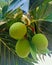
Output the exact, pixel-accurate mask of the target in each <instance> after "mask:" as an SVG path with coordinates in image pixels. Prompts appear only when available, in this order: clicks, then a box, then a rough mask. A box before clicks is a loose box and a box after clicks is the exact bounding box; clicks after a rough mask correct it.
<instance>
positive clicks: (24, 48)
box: [15, 39, 30, 58]
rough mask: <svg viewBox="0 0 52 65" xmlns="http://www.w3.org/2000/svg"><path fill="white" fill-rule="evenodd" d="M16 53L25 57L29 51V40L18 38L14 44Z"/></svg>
mask: <svg viewBox="0 0 52 65" xmlns="http://www.w3.org/2000/svg"><path fill="white" fill-rule="evenodd" d="M15 49H16V53H17V55H18V56H19V57H21V58H25V57H27V56H28V55H29V53H30V45H29V41H28V40H26V39H22V40H19V41H18V42H17V44H16V46H15Z"/></svg>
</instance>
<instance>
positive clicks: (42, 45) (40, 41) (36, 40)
mask: <svg viewBox="0 0 52 65" xmlns="http://www.w3.org/2000/svg"><path fill="white" fill-rule="evenodd" d="M32 42H33V44H34V45H35V47H36V48H37V49H38V50H39V51H41V50H45V49H46V48H47V47H48V40H47V38H46V37H45V35H43V34H41V33H39V34H36V35H34V36H33V38H32Z"/></svg>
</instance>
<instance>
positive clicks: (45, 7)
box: [36, 2, 52, 21]
mask: <svg viewBox="0 0 52 65" xmlns="http://www.w3.org/2000/svg"><path fill="white" fill-rule="evenodd" d="M36 13H37V15H36V16H37V17H38V19H44V18H47V17H48V16H49V18H50V14H51V13H52V4H51V3H50V2H47V3H44V2H43V3H42V5H40V6H39V7H38V10H37V12H36ZM51 18H52V17H51ZM51 18H50V19H51ZM47 19H48V18H47ZM50 19H49V20H50ZM50 21H51V20H50Z"/></svg>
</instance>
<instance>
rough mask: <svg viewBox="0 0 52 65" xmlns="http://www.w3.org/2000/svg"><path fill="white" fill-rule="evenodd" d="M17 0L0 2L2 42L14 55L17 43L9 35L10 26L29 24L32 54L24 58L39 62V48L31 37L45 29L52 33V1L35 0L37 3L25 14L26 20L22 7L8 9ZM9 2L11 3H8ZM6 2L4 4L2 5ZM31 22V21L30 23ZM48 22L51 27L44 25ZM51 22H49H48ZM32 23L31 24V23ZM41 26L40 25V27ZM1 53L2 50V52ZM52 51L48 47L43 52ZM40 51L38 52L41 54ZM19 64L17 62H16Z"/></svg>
mask: <svg viewBox="0 0 52 65" xmlns="http://www.w3.org/2000/svg"><path fill="white" fill-rule="evenodd" d="M16 1H17V0H14V1H13V2H12V3H11V1H10V0H9V1H8V0H7V1H2V2H0V7H2V10H0V11H1V14H0V15H1V16H0V23H1V21H2V24H1V25H0V43H3V44H4V46H5V47H7V48H8V50H10V51H11V52H12V53H13V54H14V55H16V52H15V45H16V41H17V40H15V39H13V38H11V37H10V35H9V28H10V26H11V25H12V24H13V23H15V22H19V21H20V22H22V23H24V24H26V25H27V30H28V31H27V37H28V40H29V42H30V51H31V54H30V55H29V56H28V57H27V58H24V59H22V60H25V61H28V62H29V63H31V62H35V63H36V62H37V61H38V58H37V52H38V51H37V49H36V47H34V45H33V44H32V42H31V39H32V37H33V35H34V34H37V33H40V32H41V33H42V32H43V30H44V31H46V33H49V34H50V33H52V31H50V30H51V29H52V28H51V27H52V1H51V0H44V1H42V0H41V1H40V0H35V3H34V5H33V6H31V7H30V9H29V12H28V13H26V14H25V16H26V18H25V17H24V19H25V20H23V19H22V16H23V15H24V12H23V11H22V10H21V9H20V7H17V8H16V9H14V8H13V10H10V11H8V8H9V6H10V7H12V5H16V6H17V4H15V2H16ZM8 2H9V3H8ZM3 3H4V5H2V4H3ZM3 22H4V23H3ZM29 22H30V23H29ZM46 22H47V25H49V23H51V26H50V29H49V27H48V29H47V30H46V29H44V28H45V27H46V26H44V27H43V24H45V23H46ZM48 22H49V23H48ZM29 24H30V25H29ZM39 26H40V27H39ZM0 53H1V52H0ZM49 53H50V51H49V50H48V49H46V50H45V51H43V52H42V54H43V55H44V54H45V55H46V54H49ZM39 54H40V53H38V55H39ZM16 65H17V64H16Z"/></svg>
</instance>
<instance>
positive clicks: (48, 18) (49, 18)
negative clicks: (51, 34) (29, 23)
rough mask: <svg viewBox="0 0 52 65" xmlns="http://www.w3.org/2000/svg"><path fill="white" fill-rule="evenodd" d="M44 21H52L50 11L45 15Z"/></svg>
mask: <svg viewBox="0 0 52 65" xmlns="http://www.w3.org/2000/svg"><path fill="white" fill-rule="evenodd" d="M44 21H49V22H52V13H50V14H49V15H48V16H47V17H45V18H44Z"/></svg>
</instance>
